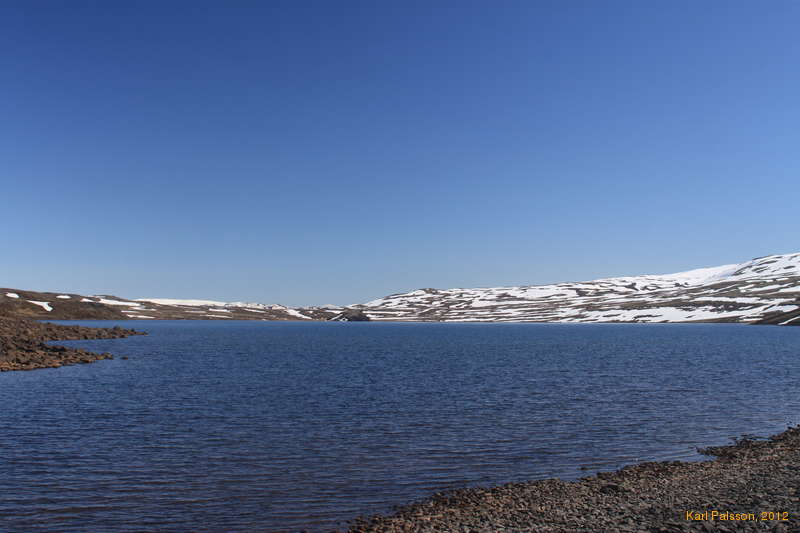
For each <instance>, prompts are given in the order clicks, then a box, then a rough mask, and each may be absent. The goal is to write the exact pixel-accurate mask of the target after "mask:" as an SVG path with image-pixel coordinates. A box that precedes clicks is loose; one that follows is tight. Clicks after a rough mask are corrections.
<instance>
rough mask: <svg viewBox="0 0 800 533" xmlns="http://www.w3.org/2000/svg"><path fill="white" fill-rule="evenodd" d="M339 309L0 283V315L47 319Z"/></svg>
mask: <svg viewBox="0 0 800 533" xmlns="http://www.w3.org/2000/svg"><path fill="white" fill-rule="evenodd" d="M343 309H344V308H336V307H334V306H326V307H325V308H319V307H305V308H297V309H293V308H290V307H286V306H283V305H279V304H260V303H247V302H220V301H216V300H178V299H173V298H152V299H139V300H128V299H126V298H119V297H117V296H109V295H91V296H85V295H82V294H71V293H56V292H36V291H25V290H19V289H0V316H13V317H24V318H36V319H49V320H92V319H98V320H109V319H110V320H126V319H128V320H146V319H160V320H186V319H191V320H328V319H331V318H334V317H335V316H336V315H338V314H339V313H340V312H341V311H342V310H343Z"/></svg>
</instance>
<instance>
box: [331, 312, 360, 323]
mask: <svg viewBox="0 0 800 533" xmlns="http://www.w3.org/2000/svg"><path fill="white" fill-rule="evenodd" d="M328 320H334V321H337V322H369V317H368V316H367V315H366V314H365V313H364V311H362V310H361V309H345V310H344V311H342V312H341V313H339V314H337V315H336V316H334V317H332V318H329V319H328Z"/></svg>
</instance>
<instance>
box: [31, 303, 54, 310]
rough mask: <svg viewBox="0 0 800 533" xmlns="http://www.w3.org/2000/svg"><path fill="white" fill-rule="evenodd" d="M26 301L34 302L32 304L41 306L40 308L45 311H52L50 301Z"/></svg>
mask: <svg viewBox="0 0 800 533" xmlns="http://www.w3.org/2000/svg"><path fill="white" fill-rule="evenodd" d="M28 301H29V302H30V303H32V304H34V305H38V306H39V307H41V308H42V309H44V310H45V311H48V312H49V311H52V310H53V308H52V307H50V302H37V301H35V300H28Z"/></svg>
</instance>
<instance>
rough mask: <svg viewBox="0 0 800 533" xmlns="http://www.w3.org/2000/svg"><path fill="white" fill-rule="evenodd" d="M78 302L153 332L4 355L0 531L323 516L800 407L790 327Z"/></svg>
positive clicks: (626, 452) (302, 521)
mask: <svg viewBox="0 0 800 533" xmlns="http://www.w3.org/2000/svg"><path fill="white" fill-rule="evenodd" d="M80 323H82V324H87V325H103V326H108V325H114V324H120V325H123V326H126V327H136V328H139V329H142V330H145V331H147V332H149V333H150V335H149V336H146V337H132V338H128V339H116V340H97V341H73V342H64V343H63V344H65V345H71V346H80V347H84V348H89V349H92V350H96V351H110V352H112V353H114V354H115V355H116V356H117V357H116V359H114V360H110V361H101V362H97V363H93V364H89V365H79V366H72V367H64V368H58V369H47V370H36V371H32V372H6V373H3V374H0V405H1V406H2V410H0V467H1V468H0V530H2V531H21V532H30V531H247V532H250V531H294V530H299V529H309V530H312V531H325V530H331V529H334V528H336V527H343V526H344V525H345V521H346V520H347V519H351V518H353V517H355V516H357V515H360V514H368V513H374V512H380V511H387V510H390V508H391V506H392V505H396V504H404V503H408V502H410V501H412V500H416V499H420V498H422V497H425V496H427V495H430V494H431V493H432V492H434V491H436V490H442V489H448V488H457V487H463V486H472V485H489V484H499V483H503V482H509V481H521V480H528V479H536V478H544V477H552V476H559V477H565V478H577V477H580V476H584V475H587V474H588V473H591V472H594V471H597V470H609V469H613V468H616V467H619V466H621V465H623V464H628V463H632V462H635V461H641V460H652V459H679V458H680V459H697V458H698V456H697V455H696V453H695V451H694V449H695V447H697V446H703V445H711V444H726V443H729V441H730V438H731V437H736V436H741V435H742V434H748V433H749V434H759V435H768V434H771V433H775V432H778V431H781V430H783V429H785V428H786V427H787V425H789V424H795V423H797V422H798V420H800V409H799V407H800V393H799V392H800V391H799V390H798V389H800V387H798V377H800V327H798V328H790V327H786V328H780V327H756V326H742V325H727V324H713V325H640V324H633V325H608V324H597V325H559V324H401V323H395V324H391V323H383V324H377V323H302V322H295V323H290V322H221V321H217V322H203V321H198V322H194V321H138V322H127V323H126V322H119V323H115V322H112V323H109V322H80ZM122 356H128V357H129V359H128V360H123V359H122ZM582 468H583V469H582Z"/></svg>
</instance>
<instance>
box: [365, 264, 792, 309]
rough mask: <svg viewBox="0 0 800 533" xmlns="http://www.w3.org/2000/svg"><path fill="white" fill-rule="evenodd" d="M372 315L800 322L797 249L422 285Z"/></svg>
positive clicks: (376, 303) (377, 304) (377, 305)
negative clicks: (573, 279)
mask: <svg viewBox="0 0 800 533" xmlns="http://www.w3.org/2000/svg"><path fill="white" fill-rule="evenodd" d="M352 307H356V308H360V309H362V310H363V311H364V312H365V313H366V314H367V316H369V317H370V319H372V320H409V321H410V320H423V321H460V322H766V323H778V324H795V325H800V253H795V254H785V255H771V256H768V257H760V258H757V259H753V260H752V261H747V262H745V263H741V264H735V265H724V266H720V267H712V268H701V269H697V270H690V271H688V272H679V273H677V274H664V275H644V276H627V277H620V278H606V279H598V280H594V281H587V282H578V283H558V284H555V285H530V286H520V287H491V288H480V289H444V290H440V289H420V290H416V291H412V292H408V293H404V294H393V295H391V296H386V297H385V298H380V299H378V300H373V301H371V302H367V303H365V304H361V305H356V306H352Z"/></svg>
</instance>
